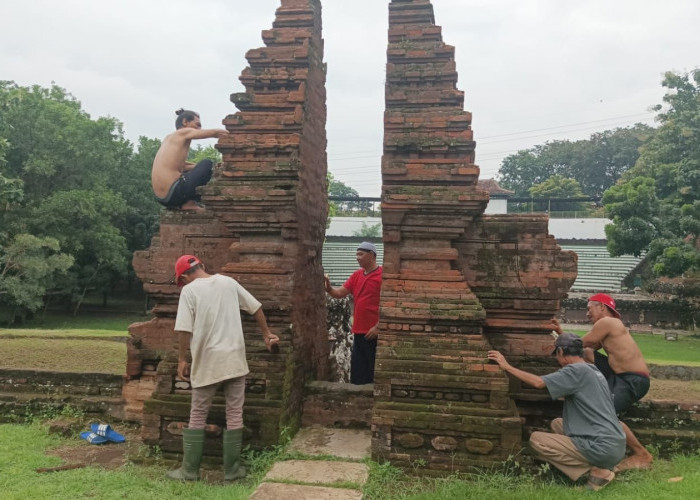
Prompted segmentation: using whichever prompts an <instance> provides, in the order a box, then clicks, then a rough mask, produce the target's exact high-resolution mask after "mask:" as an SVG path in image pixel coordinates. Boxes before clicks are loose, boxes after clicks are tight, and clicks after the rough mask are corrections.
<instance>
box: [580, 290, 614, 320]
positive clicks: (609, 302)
mask: <svg viewBox="0 0 700 500" xmlns="http://www.w3.org/2000/svg"><path fill="white" fill-rule="evenodd" d="M588 302H600V303H601V304H603V305H605V306H607V307H608V309H610V312H611V313H613V315H614V316H615V317H616V318H617V319H620V313H619V312H617V311H616V310H615V299H613V298H612V297H611V296H610V295H606V294H604V293H596V294H595V295H593V296H592V297H591V298H590V299H588Z"/></svg>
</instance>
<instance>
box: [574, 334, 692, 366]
mask: <svg viewBox="0 0 700 500" xmlns="http://www.w3.org/2000/svg"><path fill="white" fill-rule="evenodd" d="M567 331H569V332H571V333H575V334H576V335H579V336H583V335H585V334H586V333H588V330H567ZM632 338H634V340H635V342H637V345H638V346H639V348H640V349H641V350H642V354H643V355H644V359H645V361H646V362H647V363H652V364H657V365H682V366H700V338H699V337H698V336H696V335H679V336H678V340H673V341H671V340H666V339H665V337H664V336H663V335H652V334H649V333H633V334H632Z"/></svg>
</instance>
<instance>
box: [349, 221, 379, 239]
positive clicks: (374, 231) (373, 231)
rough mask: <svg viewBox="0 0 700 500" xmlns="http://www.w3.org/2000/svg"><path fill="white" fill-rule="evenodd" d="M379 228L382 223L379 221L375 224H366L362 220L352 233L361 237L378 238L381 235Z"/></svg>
mask: <svg viewBox="0 0 700 500" xmlns="http://www.w3.org/2000/svg"><path fill="white" fill-rule="evenodd" d="M381 230H382V224H381V223H379V222H378V223H377V224H367V223H366V222H363V223H362V227H360V229H358V230H357V231H353V232H352V235H353V236H357V237H361V238H379V237H380V236H381Z"/></svg>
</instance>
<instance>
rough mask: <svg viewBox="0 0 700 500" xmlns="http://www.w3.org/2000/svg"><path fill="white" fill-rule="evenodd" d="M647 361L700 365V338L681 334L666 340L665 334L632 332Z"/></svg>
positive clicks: (662, 363)
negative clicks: (676, 338) (673, 338)
mask: <svg viewBox="0 0 700 500" xmlns="http://www.w3.org/2000/svg"><path fill="white" fill-rule="evenodd" d="M632 337H634V340H635V341H636V342H637V345H638V346H639V348H640V349H641V350H642V354H644V359H645V360H646V361H647V363H655V364H659V365H683V366H700V338H698V337H694V336H693V337H691V336H686V335H683V336H681V335H679V336H678V340H673V341H671V340H666V339H665V338H664V336H663V335H649V334H647V335H644V334H632Z"/></svg>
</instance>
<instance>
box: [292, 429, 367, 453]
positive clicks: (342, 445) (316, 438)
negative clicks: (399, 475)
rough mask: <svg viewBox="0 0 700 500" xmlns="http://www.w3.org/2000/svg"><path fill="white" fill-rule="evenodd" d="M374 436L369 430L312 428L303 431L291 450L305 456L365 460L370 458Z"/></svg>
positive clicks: (293, 441)
mask: <svg viewBox="0 0 700 500" xmlns="http://www.w3.org/2000/svg"><path fill="white" fill-rule="evenodd" d="M371 442H372V436H371V433H370V432H369V431H368V430H361V429H329V428H327V427H320V426H312V427H306V428H304V429H301V430H300V431H299V432H298V433H297V435H296V436H295V437H294V439H292V442H291V443H290V450H291V451H297V452H299V453H303V454H305V455H312V456H314V455H331V456H334V457H338V458H348V459H351V460H363V459H365V458H367V457H369V456H370V448H371Z"/></svg>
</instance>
